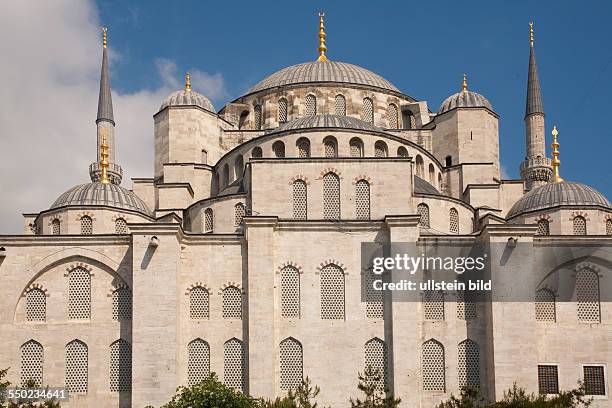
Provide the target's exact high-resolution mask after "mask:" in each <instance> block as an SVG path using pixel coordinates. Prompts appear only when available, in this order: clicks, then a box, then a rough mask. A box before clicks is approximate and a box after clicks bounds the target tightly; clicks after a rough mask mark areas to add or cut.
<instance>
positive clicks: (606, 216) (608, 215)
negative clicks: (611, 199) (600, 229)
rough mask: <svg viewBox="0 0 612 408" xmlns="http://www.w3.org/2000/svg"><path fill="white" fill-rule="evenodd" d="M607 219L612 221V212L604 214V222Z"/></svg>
mask: <svg viewBox="0 0 612 408" xmlns="http://www.w3.org/2000/svg"><path fill="white" fill-rule="evenodd" d="M607 221H612V214H606V215H605V216H604V222H607Z"/></svg>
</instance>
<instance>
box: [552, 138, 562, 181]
mask: <svg viewBox="0 0 612 408" xmlns="http://www.w3.org/2000/svg"><path fill="white" fill-rule="evenodd" d="M551 133H552V136H553V142H552V149H553V151H552V156H553V159H552V166H553V180H552V181H553V183H561V182H562V181H564V180H563V179H562V178H561V175H560V174H559V167H560V166H561V161H560V160H559V142H558V141H557V135H558V134H559V131H558V130H557V127H556V126H553V130H552V132H551Z"/></svg>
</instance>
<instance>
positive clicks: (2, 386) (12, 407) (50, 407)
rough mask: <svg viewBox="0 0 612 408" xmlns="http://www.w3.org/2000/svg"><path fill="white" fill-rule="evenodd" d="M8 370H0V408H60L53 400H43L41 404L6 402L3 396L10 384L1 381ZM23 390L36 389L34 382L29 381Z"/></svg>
mask: <svg viewBox="0 0 612 408" xmlns="http://www.w3.org/2000/svg"><path fill="white" fill-rule="evenodd" d="M8 370H9V369H8V368H5V369H4V370H0V408H6V407H8V408H60V403H59V402H57V401H55V400H53V399H49V400H45V401H43V402H34V401H28V400H22V399H20V400H17V401H7V399H6V397H5V396H6V392H7V388H8V387H10V386H11V382H10V381H3V379H4V377H6V374H7V373H8ZM23 388H36V383H35V382H34V380H29V381H28V382H27V383H26V384H25V386H24V387H23ZM7 402H8V405H7Z"/></svg>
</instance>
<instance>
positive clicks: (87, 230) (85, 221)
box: [81, 215, 93, 235]
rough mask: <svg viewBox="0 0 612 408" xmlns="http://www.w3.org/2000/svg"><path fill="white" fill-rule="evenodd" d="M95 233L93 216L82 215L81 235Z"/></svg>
mask: <svg viewBox="0 0 612 408" xmlns="http://www.w3.org/2000/svg"><path fill="white" fill-rule="evenodd" d="M91 234H93V220H92V219H91V217H89V216H87V215H84V216H82V217H81V235H91Z"/></svg>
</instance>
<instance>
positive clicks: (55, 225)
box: [51, 218, 62, 235]
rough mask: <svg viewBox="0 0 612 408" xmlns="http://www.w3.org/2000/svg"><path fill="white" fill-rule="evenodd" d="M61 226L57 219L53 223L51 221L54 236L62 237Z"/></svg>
mask: <svg viewBox="0 0 612 408" xmlns="http://www.w3.org/2000/svg"><path fill="white" fill-rule="evenodd" d="M61 226H62V223H61V221H60V220H59V219H57V218H55V219H54V220H53V221H51V233H52V234H53V235H60V233H61V230H62V229H61Z"/></svg>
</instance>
